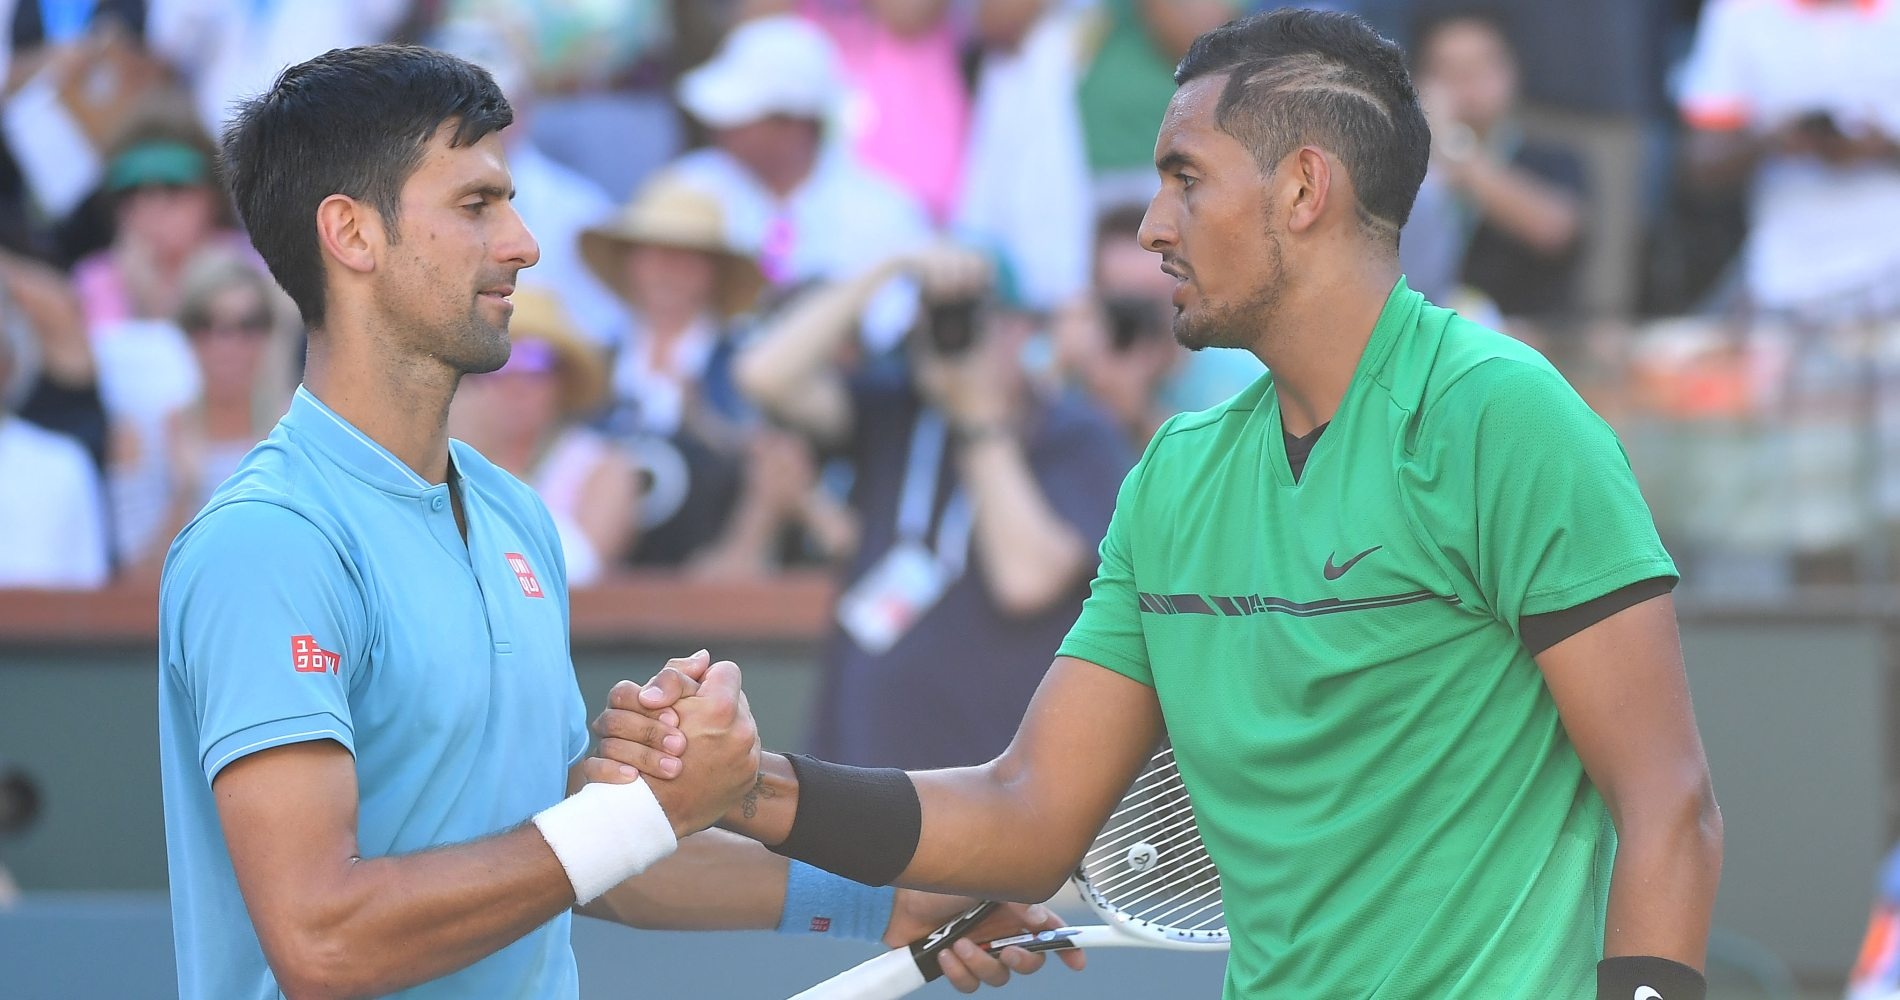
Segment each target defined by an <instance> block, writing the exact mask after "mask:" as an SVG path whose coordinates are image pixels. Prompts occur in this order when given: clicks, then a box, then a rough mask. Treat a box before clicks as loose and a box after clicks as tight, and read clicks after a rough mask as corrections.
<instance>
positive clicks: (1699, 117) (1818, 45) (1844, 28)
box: [1681, 0, 1900, 314]
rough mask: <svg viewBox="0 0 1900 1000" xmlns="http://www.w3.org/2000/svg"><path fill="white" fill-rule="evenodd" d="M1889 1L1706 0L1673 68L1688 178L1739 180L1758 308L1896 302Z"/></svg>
mask: <svg viewBox="0 0 1900 1000" xmlns="http://www.w3.org/2000/svg"><path fill="white" fill-rule="evenodd" d="M1895 45H1900V7H1895V6H1894V5H1892V4H1872V3H1857V2H1853V0H1812V2H1804V3H1778V4H1757V3H1745V2H1737V0H1719V2H1715V3H1711V4H1709V5H1708V6H1707V7H1706V8H1705V9H1704V10H1703V13H1702V21H1701V24H1700V25H1698V27H1697V31H1696V42H1695V48H1694V50H1693V51H1692V52H1691V54H1690V58H1689V61H1688V63H1687V65H1686V67H1685V71H1684V74H1683V81H1682V95H1681V110H1682V118H1683V121H1684V122H1685V123H1687V124H1688V126H1689V130H1690V132H1689V138H1688V145H1687V148H1686V150H1685V154H1686V160H1687V163H1688V166H1689V170H1690V176H1691V178H1693V179H1695V180H1697V181H1698V182H1700V183H1701V184H1702V185H1703V186H1704V187H1708V188H1734V187H1738V186H1741V185H1744V184H1747V185H1748V186H1749V190H1750V195H1749V197H1750V206H1749V208H1750V211H1749V217H1750V231H1749V235H1748V243H1747V246H1746V248H1745V250H1744V252H1743V263H1744V265H1745V275H1746V281H1747V286H1748V292H1749V296H1750V298H1751V299H1752V300H1753V302H1754V304H1755V305H1756V306H1758V307H1760V308H1761V309H1764V310H1767V311H1770V312H1782V313H1789V312H1794V313H1800V312H1811V311H1816V310H1819V311H1822V312H1830V311H1831V309H1832V307H1833V306H1837V305H1839V304H1842V303H1843V302H1844V301H1850V302H1851V303H1852V304H1853V306H1854V308H1855V309H1856V310H1857V311H1866V310H1869V309H1871V310H1872V311H1881V312H1885V313H1889V314H1891V313H1893V312H1894V311H1896V310H1900V293H1896V292H1895V291H1894V289H1895V287H1896V284H1895V279H1896V278H1900V244H1896V243H1895V241H1894V240H1893V238H1892V236H1891V235H1890V234H1891V233H1892V231H1893V227H1894V226H1895V225H1896V224H1900V63H1896V62H1895V60H1894V58H1893V51H1894V46H1895Z"/></svg>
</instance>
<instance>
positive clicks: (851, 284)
mask: <svg viewBox="0 0 1900 1000" xmlns="http://www.w3.org/2000/svg"><path fill="white" fill-rule="evenodd" d="M894 273H895V266H894V265H888V264H887V265H882V266H879V267H874V268H871V269H870V270H868V271H866V272H865V273H863V274H861V275H859V276H857V277H856V278H852V279H850V280H847V281H842V282H839V283H837V284H834V285H830V286H827V287H824V288H820V289H817V290H816V291H813V292H811V293H809V294H807V295H806V296H805V297H804V298H803V299H801V300H799V301H797V302H794V303H792V305H791V306H790V307H789V308H787V309H786V310H785V312H784V314H783V316H782V318H781V319H779V320H778V321H777V322H775V323H773V324H772V325H771V326H769V327H767V328H766V329H765V330H763V331H762V332H761V333H760V334H759V336H757V337H755V338H754V339H753V340H752V343H751V344H750V345H748V346H747V347H746V349H745V350H744V351H743V352H741V353H740V354H739V357H738V359H737V360H736V361H735V362H734V367H733V377H734V379H735V380H736V381H737V382H738V384H739V388H740V389H741V390H743V391H744V392H745V393H746V395H747V396H750V397H751V398H752V399H753V400H754V401H756V402H758V403H759V404H760V405H762V406H764V407H766V408H768V409H771V410H774V411H778V410H785V409H795V408H796V405H797V403H798V396H799V394H800V393H801V392H803V391H805V390H806V389H807V388H808V387H809V386H810V384H811V383H812V382H813V380H815V379H817V378H819V377H820V376H821V374H822V373H823V372H825V371H827V370H829V369H830V367H831V366H832V365H833V364H834V363H835V362H836V359H837V355H838V351H839V349H840V348H842V347H843V346H844V345H845V344H846V343H847V342H849V340H850V337H851V334H852V333H853V332H854V331H856V330H857V328H858V321H859V317H860V316H862V315H863V313H864V309H865V306H866V304H867V303H869V302H870V301H871V296H872V295H873V294H875V293H876V292H877V290H878V289H879V288H882V287H883V286H884V283H885V282H887V281H889V280H890V278H891V276H892V275H893V274H894Z"/></svg>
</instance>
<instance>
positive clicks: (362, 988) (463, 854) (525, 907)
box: [247, 825, 574, 997]
mask: <svg viewBox="0 0 1900 1000" xmlns="http://www.w3.org/2000/svg"><path fill="white" fill-rule="evenodd" d="M272 902H274V903H276V904H277V905H278V906H281V907H285V908H295V909H297V910H299V911H300V912H301V914H302V917H303V918H302V919H301V920H299V921H297V922H296V923H295V924H294V925H293V924H289V923H286V924H285V925H283V926H286V927H291V926H294V927H295V929H296V933H295V935H294V936H295V937H296V938H297V939H298V940H292V941H278V942H271V941H266V942H265V945H266V952H267V953H268V954H269V955H270V956H271V964H272V969H273V971H274V972H275V973H276V975H277V977H278V979H279V980H280V982H281V983H282V984H283V986H284V990H285V992H286V994H288V995H290V996H293V997H302V996H320V997H329V996H338V997H345V996H380V995H382V994H385V993H390V992H393V991H395V990H399V989H402V988H404V987H408V986H414V985H416V984H418V983H424V982H427V981H429V980H431V979H436V978H439V977H441V976H444V975H447V974H449V973H451V972H454V971H456V970H458V969H461V968H463V967H465V966H468V965H470V964H472V963H474V962H475V961H477V960H479V959H481V958H484V957H486V956H487V955H490V954H492V953H494V952H495V951H497V950H499V949H501V948H502V947H504V946H506V945H507V944H509V943H510V942H512V941H514V940H516V939H518V938H520V937H521V936H522V935H524V934H526V933H528V932H529V931H531V930H533V929H534V928H536V927H539V926H540V925H542V924H544V923H546V922H547V921H548V920H549V919H551V918H553V917H554V916H555V915H557V914H559V913H560V912H561V911H562V910H564V909H566V908H567V907H569V906H571V905H572V904H573V902H574V891H573V888H572V887H571V886H570V885H569V883H568V878H567V875H566V873H565V872H564V871H563V870H562V868H561V863H560V861H559V860H557V859H556V858H555V856H554V852H553V851H552V850H551V849H549V847H548V845H547V842H546V841H545V840H544V839H542V836H541V833H540V831H538V830H536V829H535V828H534V827H533V826H529V825H523V826H521V827H517V828H515V829H513V830H509V831H508V832H506V833H502V834H499V835H496V836H494V837H490V838H488V839H485V840H479V841H475V842H473V843H467V844H457V845H455V846H453V847H442V848H436V849H434V850H429V851H423V852H420V853H416V854H409V855H403V856H399V857H387V858H369V859H363V860H357V861H352V862H350V863H349V866H348V868H347V869H345V870H344V871H343V872H342V873H341V875H340V877H339V878H338V879H337V881H336V883H335V884H334V885H332V886H331V887H330V888H329V890H328V891H327V892H320V893H311V894H309V895H308V896H307V897H306V898H303V899H299V900H296V901H294V902H292V901H288V900H277V901H272ZM247 903H249V905H250V909H251V910H252V911H253V912H254V913H255V912H256V911H257V910H258V909H259V907H260V905H261V901H256V900H247ZM265 926H266V925H265V924H264V923H260V924H259V927H260V930H261V929H263V928H264V927H265Z"/></svg>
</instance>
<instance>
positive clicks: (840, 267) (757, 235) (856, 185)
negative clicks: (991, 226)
mask: <svg viewBox="0 0 1900 1000" xmlns="http://www.w3.org/2000/svg"><path fill="white" fill-rule="evenodd" d="M839 80H840V75H839V69H838V56H837V52H836V51H835V50H834V49H833V48H832V44H831V42H830V40H829V39H827V38H826V37H825V36H824V33H823V32H821V31H819V29H818V28H816V27H814V26H813V25H811V24H810V23H809V22H807V21H805V20H803V19H802V18H798V17H792V16H789V15H781V16H775V17H765V18H759V19H757V20H752V21H746V22H743V23H741V24H740V25H739V26H738V27H736V28H734V29H733V30H732V33H731V34H730V35H728V36H726V39H725V41H724V42H723V43H721V45H720V47H719V50H718V52H716V53H715V54H714V55H713V57H712V59H710V60H708V61H707V62H706V63H705V65H702V66H700V67H699V68H697V69H695V70H693V71H691V72H689V73H687V74H686V75H685V76H684V77H682V78H681V80H680V86H679V98H680V103H681V104H682V105H683V106H684V107H685V108H686V110H687V112H688V113H690V114H691V115H692V116H693V117H695V118H697V119H698V120H699V121H700V122H701V123H703V124H704V125H705V126H706V127H707V128H708V129H709V130H710V131H711V134H712V145H711V146H710V147H708V148H706V149H701V150H697V151H695V152H692V153H688V154H687V155H686V156H684V157H682V158H681V159H680V160H679V162H678V163H677V164H676V166H675V168H674V169H675V170H676V171H677V175H678V176H680V177H683V178H684V179H686V180H687V182H688V183H691V184H693V185H694V186H696V187H699V188H701V189H702V190H705V191H706V192H707V193H709V194H711V195H713V196H714V197H715V198H717V199H718V200H719V203H720V205H721V207H722V208H723V209H724V211H725V214H726V224H727V226H728V228H729V231H730V232H731V234H732V236H733V239H734V242H736V243H737V244H738V245H740V246H742V247H746V248H748V249H750V250H753V251H754V252H756V254H757V256H758V262H759V267H760V268H761V269H762V270H763V271H764V272H765V276H766V278H767V279H768V280H770V281H771V282H772V284H773V285H774V286H777V287H780V288H785V287H788V286H792V285H796V284H802V283H805V282H809V281H814V280H821V281H827V282H828V281H837V280H842V279H845V278H850V277H854V276H856V275H857V274H859V273H860V272H862V271H864V270H866V269H867V268H869V267H870V266H871V265H873V264H875V263H877V262H879V261H882V260H885V259H888V258H889V257H891V256H894V255H896V254H898V253H902V252H905V251H909V250H915V249H918V248H920V247H922V246H924V245H925V244H926V243H928V242H929V240H930V238H931V227H930V222H929V219H928V216H927V215H926V214H925V212H924V209H923V206H922V204H921V203H920V202H918V201H917V199H915V198H913V197H911V196H910V195H909V194H907V193H905V192H904V191H903V189H901V188H899V187H898V186H897V185H896V184H895V183H893V182H892V181H890V180H887V179H885V178H884V177H883V176H881V175H879V174H876V173H874V172H872V171H870V170H868V169H866V168H865V167H864V166H862V165H861V164H859V163H858V162H857V161H856V160H855V159H854V158H853V156H852V154H851V152H850V150H849V149H848V148H846V147H845V146H844V145H843V144H842V143H839V142H835V141H829V137H828V136H827V133H826V128H825V122H826V120H827V119H829V118H832V117H833V116H835V115H836V114H837V112H838V110H839V109H838V101H839V97H840V93H841V90H840V83H839ZM915 307H916V296H915V293H914V291H911V290H909V289H904V288H897V287H893V289H892V290H891V292H890V294H887V295H885V296H884V297H882V298H881V299H880V301H879V302H877V303H874V304H873V307H872V310H871V312H870V313H869V314H868V315H867V317H866V322H865V334H866V340H867V342H869V343H870V344H871V346H872V347H874V348H876V349H880V350H881V349H884V348H887V347H889V346H891V345H892V344H893V343H895V342H896V340H897V338H899V337H901V336H902V335H903V333H904V331H905V330H907V329H909V327H910V323H911V320H912V319H913V318H914V315H915Z"/></svg>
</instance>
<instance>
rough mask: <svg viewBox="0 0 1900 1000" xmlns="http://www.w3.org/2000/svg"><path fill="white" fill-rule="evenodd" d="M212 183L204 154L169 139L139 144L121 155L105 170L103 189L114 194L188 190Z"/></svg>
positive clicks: (209, 166) (209, 168)
mask: <svg viewBox="0 0 1900 1000" xmlns="http://www.w3.org/2000/svg"><path fill="white" fill-rule="evenodd" d="M210 180H211V164H210V163H209V162H208V161H207V160H206V159H205V155H204V153H202V152H200V151H198V150H197V149H194V148H192V147H191V146H188V145H186V144H185V143H182V142H175V141H173V140H170V139H161V140H154V141H152V142H141V143H139V144H138V145H136V146H133V147H132V148H131V149H128V150H126V151H125V152H123V153H120V154H119V155H118V156H116V157H114V158H113V160H112V165H111V166H110V167H108V168H107V169H106V188H107V190H109V191H111V192H113V193H114V194H117V193H119V192H121V191H130V190H132V189H133V188H138V187H144V186H146V185H148V184H167V185H174V186H178V187H187V186H191V185H196V184H204V183H206V182H208V181H210Z"/></svg>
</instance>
